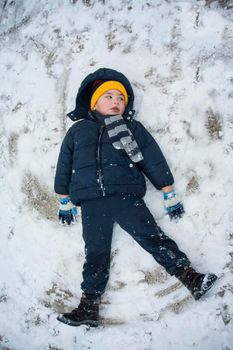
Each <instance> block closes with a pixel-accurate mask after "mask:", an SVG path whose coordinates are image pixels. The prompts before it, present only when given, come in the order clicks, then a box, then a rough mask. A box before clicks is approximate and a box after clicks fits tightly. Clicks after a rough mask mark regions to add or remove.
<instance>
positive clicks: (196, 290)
mask: <svg viewBox="0 0 233 350" xmlns="http://www.w3.org/2000/svg"><path fill="white" fill-rule="evenodd" d="M175 276H176V277H177V278H178V279H179V280H180V281H181V282H182V283H183V285H184V286H185V287H187V288H188V289H189V290H190V292H191V294H192V296H193V297H194V299H195V300H198V299H200V298H201V297H202V296H203V295H204V294H205V293H206V292H207V291H208V290H209V289H210V288H211V287H212V286H213V284H214V282H215V281H216V280H217V278H218V277H217V276H216V275H215V274H213V273H208V274H206V275H204V274H203V273H199V272H197V271H195V270H194V269H193V268H192V267H187V268H185V269H183V270H181V271H180V272H178V273H177V274H175Z"/></svg>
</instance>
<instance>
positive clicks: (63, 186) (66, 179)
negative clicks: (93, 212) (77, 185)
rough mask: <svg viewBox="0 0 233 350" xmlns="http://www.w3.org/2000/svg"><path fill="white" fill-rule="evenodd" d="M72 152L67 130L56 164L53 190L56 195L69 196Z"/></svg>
mask: <svg viewBox="0 0 233 350" xmlns="http://www.w3.org/2000/svg"><path fill="white" fill-rule="evenodd" d="M73 152H74V143H73V137H72V133H71V130H69V131H68V132H67V134H66V136H65V138H64V140H63V142H62V145H61V149H60V153H59V157H58V162H57V168H56V174H55V183H54V190H55V192H56V193H58V194H69V186H70V180H71V175H72V165H73Z"/></svg>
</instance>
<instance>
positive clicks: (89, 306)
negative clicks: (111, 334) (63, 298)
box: [57, 294, 100, 327]
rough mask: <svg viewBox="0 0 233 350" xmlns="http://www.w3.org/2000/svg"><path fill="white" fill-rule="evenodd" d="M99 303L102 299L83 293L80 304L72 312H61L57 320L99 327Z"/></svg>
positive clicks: (74, 324) (72, 324)
mask: <svg viewBox="0 0 233 350" xmlns="http://www.w3.org/2000/svg"><path fill="white" fill-rule="evenodd" d="M99 304H100V299H99V298H98V299H94V300H93V299H88V298H87V296H86V295H85V294H83V295H82V297H81V300H80V304H79V306H78V307H77V308H76V309H74V310H72V311H71V312H68V313H65V314H61V315H59V316H58V317H57V320H58V321H60V322H63V323H65V324H67V325H69V326H74V327H75V326H81V325H87V326H90V327H98V325H99Z"/></svg>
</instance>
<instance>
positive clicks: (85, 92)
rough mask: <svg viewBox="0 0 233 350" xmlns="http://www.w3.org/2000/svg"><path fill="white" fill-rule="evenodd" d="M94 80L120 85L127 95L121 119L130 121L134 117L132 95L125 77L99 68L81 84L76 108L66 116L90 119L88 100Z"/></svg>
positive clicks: (74, 118) (116, 72) (73, 118)
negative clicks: (113, 82)
mask: <svg viewBox="0 0 233 350" xmlns="http://www.w3.org/2000/svg"><path fill="white" fill-rule="evenodd" d="M95 80H116V81H119V82H120V83H122V84H123V85H124V87H125V89H126V91H127V93H128V98H129V101H128V105H127V106H126V109H125V112H124V114H123V117H124V118H125V119H126V120H131V119H132V118H133V115H134V110H133V102H134V93H133V89H132V86H131V84H130V82H129V80H128V79H127V78H126V76H125V75H124V74H122V73H120V72H118V71H116V70H114V69H110V68H100V69H98V70H96V71H95V72H93V73H91V74H89V75H88V76H87V77H86V78H85V79H84V80H83V81H82V83H81V85H80V88H79V90H78V93H77V96H76V106H75V109H74V110H73V111H72V112H70V113H68V114H67V116H68V117H69V118H70V119H71V120H73V121H77V120H78V119H90V118H92V117H91V112H90V99H91V95H92V85H93V83H94V81H95Z"/></svg>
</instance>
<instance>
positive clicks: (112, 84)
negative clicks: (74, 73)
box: [90, 80, 128, 111]
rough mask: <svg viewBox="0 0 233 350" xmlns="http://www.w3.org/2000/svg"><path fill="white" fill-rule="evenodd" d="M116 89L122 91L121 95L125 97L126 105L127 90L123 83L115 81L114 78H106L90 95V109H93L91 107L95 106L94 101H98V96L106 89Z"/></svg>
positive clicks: (126, 102)
mask: <svg viewBox="0 0 233 350" xmlns="http://www.w3.org/2000/svg"><path fill="white" fill-rule="evenodd" d="M113 89H114V90H118V91H120V92H121V93H122V95H123V96H124V98H125V105H126V106H127V104H128V94H127V91H126V89H125V87H124V85H123V84H121V83H120V82H119V81H115V80H108V81H105V82H103V83H102V84H101V85H100V86H99V87H97V89H96V90H95V91H94V93H93V95H92V97H91V103H90V104H91V110H92V111H93V109H94V108H95V105H96V102H97V101H98V99H99V98H100V96H102V95H103V94H104V93H105V92H106V91H108V90H113Z"/></svg>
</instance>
